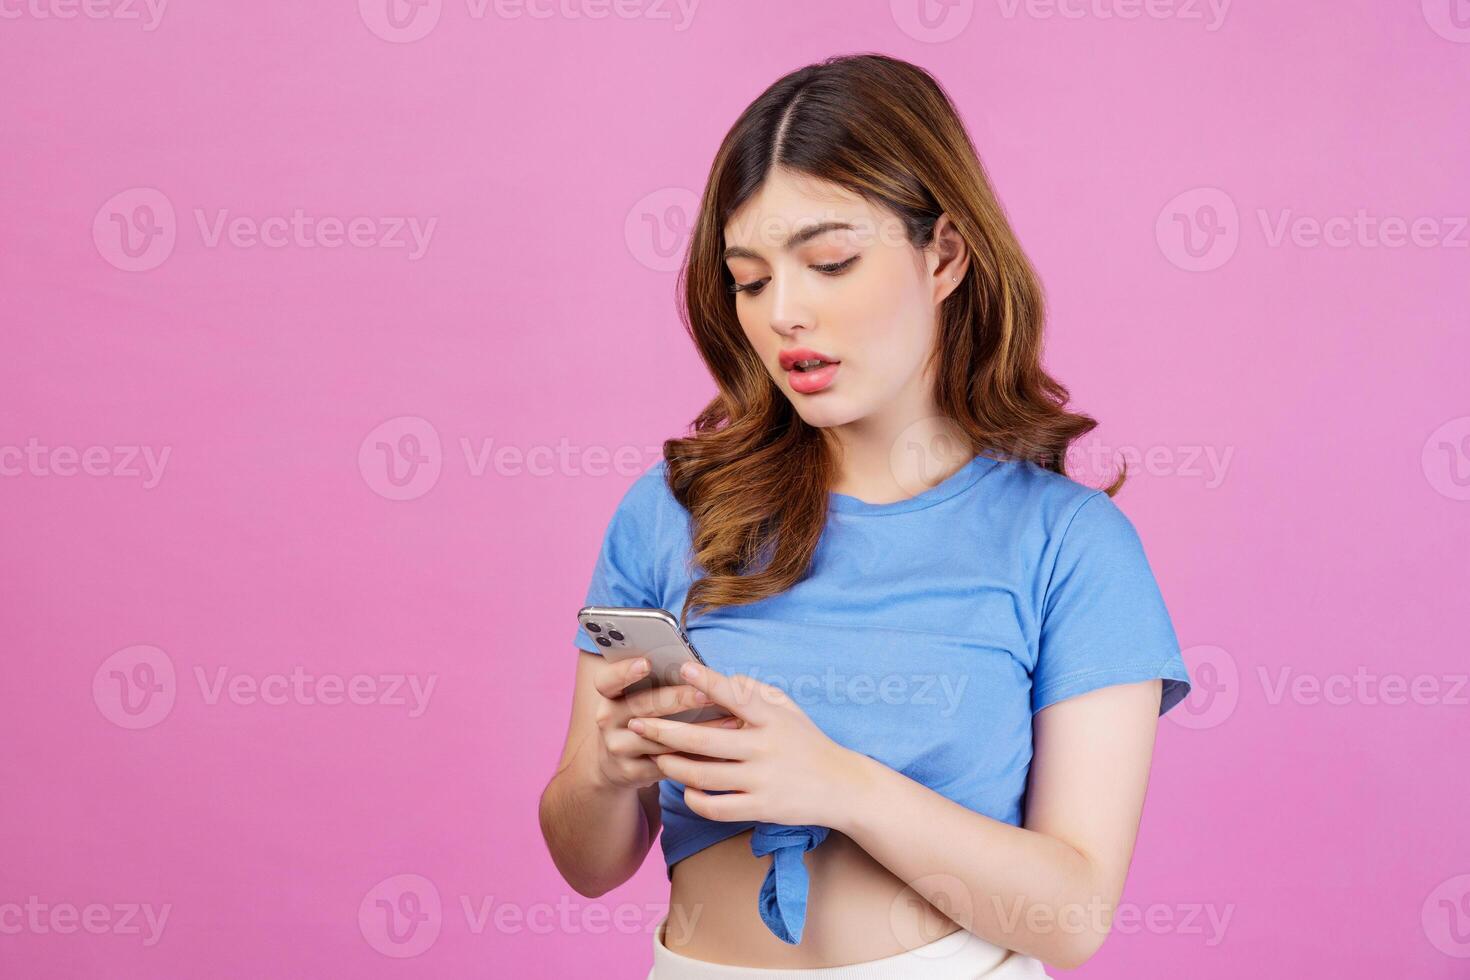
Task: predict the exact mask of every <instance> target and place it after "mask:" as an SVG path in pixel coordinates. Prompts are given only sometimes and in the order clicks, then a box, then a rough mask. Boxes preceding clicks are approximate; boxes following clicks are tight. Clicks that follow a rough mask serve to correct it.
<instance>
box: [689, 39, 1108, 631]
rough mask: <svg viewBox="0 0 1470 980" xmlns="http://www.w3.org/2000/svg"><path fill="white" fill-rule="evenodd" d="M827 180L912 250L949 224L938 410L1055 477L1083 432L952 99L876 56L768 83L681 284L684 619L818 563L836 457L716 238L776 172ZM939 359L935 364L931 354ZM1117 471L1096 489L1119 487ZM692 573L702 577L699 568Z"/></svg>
mask: <svg viewBox="0 0 1470 980" xmlns="http://www.w3.org/2000/svg"><path fill="white" fill-rule="evenodd" d="M778 166H779V167H782V168H785V169H787V170H790V171H793V172H796V173H800V174H805V175H809V176H811V177H816V178H820V179H821V180H825V181H829V182H831V183H833V184H836V185H839V186H841V187H843V188H846V189H847V190H848V191H851V192H853V193H855V194H857V195H859V196H861V197H862V198H864V199H865V200H867V201H868V202H870V203H871V204H873V205H874V206H876V207H878V208H879V209H881V210H885V211H887V212H889V213H891V214H892V215H894V216H896V217H897V218H898V219H899V220H900V221H901V222H902V225H903V228H904V229H905V232H906V234H907V236H908V240H909V242H910V243H911V244H912V245H913V246H914V247H915V248H924V247H926V246H928V245H929V244H930V243H931V241H932V239H933V232H934V225H935V222H936V221H937V220H938V218H939V216H940V215H941V214H948V215H949V216H950V219H951V220H952V221H953V222H954V226H955V229H956V231H957V233H958V234H959V235H960V237H961V238H963V239H964V241H965V243H966V245H967V246H968V248H969V251H970V255H971V261H970V267H969V269H968V271H967V273H966V275H965V276H964V278H963V279H962V280H961V281H960V283H959V285H958V287H956V289H955V290H954V291H953V292H951V294H950V295H949V296H947V297H946V298H945V299H944V302H943V304H942V306H941V308H940V310H939V316H938V333H937V341H936V345H935V349H934V350H933V351H932V352H931V354H930V363H929V366H932V367H935V368H937V370H936V371H935V373H934V377H935V391H934V399H935V402H936V404H937V405H938V406H939V409H940V411H941V412H942V413H943V414H944V416H946V417H947V418H948V419H949V420H952V422H953V423H954V425H955V426H956V427H957V430H958V431H960V432H963V433H964V437H966V438H968V439H969V441H970V443H971V445H970V447H969V448H970V449H971V450H972V451H973V452H974V453H976V454H979V453H985V454H987V455H990V456H993V457H996V458H1004V459H1026V460H1031V461H1033V462H1035V463H1036V464H1037V465H1039V466H1042V467H1045V468H1047V469H1050V470H1053V471H1055V472H1057V473H1063V474H1065V472H1066V470H1065V462H1066V453H1067V447H1068V446H1069V445H1070V443H1071V442H1072V441H1073V440H1075V439H1077V438H1079V437H1080V436H1082V435H1084V434H1085V433H1087V432H1089V431H1090V430H1091V429H1093V428H1094V427H1095V426H1096V425H1097V422H1096V421H1095V420H1093V419H1092V418H1090V417H1088V416H1086V415H1081V414H1076V413H1072V412H1068V411H1066V410H1065V407H1064V406H1065V405H1066V403H1067V399H1068V397H1069V395H1068V392H1067V389H1066V388H1065V387H1063V386H1062V385H1061V384H1060V383H1058V382H1057V381H1055V380H1054V379H1052V378H1051V377H1049V376H1048V375H1047V374H1046V373H1045V372H1044V371H1043V370H1042V368H1041V352H1042V336H1041V333H1042V323H1043V319H1044V315H1043V312H1044V311H1043V295H1042V289H1041V285H1040V283H1039V281H1038V280H1037V277H1036V273H1035V271H1034V270H1033V269H1032V267H1031V264H1030V262H1029V261H1028V260H1027V258H1026V256H1025V255H1024V254H1023V253H1022V251H1021V246H1020V243H1019V242H1018V241H1017V239H1016V235H1015V232H1014V231H1012V229H1011V227H1010V224H1009V222H1008V221H1007V220H1006V216H1005V213H1004V211H1003V210H1002V208H1001V206H1000V203H999V202H998V201H997V200H996V196H995V193H994V191H993V190H992V189H991V187H990V183H989V180H988V179H987V177H986V174H985V170H984V167H983V166H982V164H981V162H980V159H979V156H978V155H977V154H976V152H975V148H974V146H973V145H972V144H971V142H970V138H969V135H968V134H967V133H966V131H965V128H964V125H963V124H962V123H961V121H960V118H959V116H958V114H957V113H956V111H955V108H954V105H953V103H952V102H951V101H950V99H949V96H948V94H947V93H946V92H945V91H944V89H943V88H942V87H941V86H940V85H939V83H938V82H937V81H936V80H935V79H934V78H933V77H932V76H931V75H930V74H929V73H928V72H926V71H925V70H923V69H922V68H919V67H917V66H916V65H912V64H910V63H908V62H905V61H901V60H898V59H895V58H891V57H888V56H885V55H879V54H857V55H845V56H840V57H832V58H827V59H826V60H824V61H821V62H819V63H816V64H812V65H808V66H806V67H804V68H801V69H799V70H797V71H794V72H792V73H790V74H788V75H786V76H784V77H782V78H780V79H778V80H777V81H776V82H775V83H774V84H772V85H771V86H770V87H769V88H767V89H766V90H765V91H764V92H762V93H761V94H760V96H759V97H758V98H757V99H756V100H755V101H754V102H752V103H751V104H750V105H749V106H748V107H747V108H746V109H745V111H744V112H742V113H741V115H740V118H739V119H737V120H736V121H735V124H734V126H733V127H731V129H730V131H729V133H728V134H726V136H725V139H724V141H723V142H722V143H721V145H720V148H719V152H718V153H717V155H716V156H715V160H714V163H713V164H712V166H711V170H710V176H709V180H708V182H707V184H706V185H705V189H704V194H703V197H702V199H701V201H700V205H699V213H698V216H697V217H696V219H695V223H694V228H693V232H692V235H691V237H690V242H689V247H688V251H687V253H686V256H685V261H684V265H683V267H682V268H681V269H680V272H679V280H678V292H679V314H680V318H681V320H682V321H683V323H684V327H685V329H686V331H687V332H688V333H689V335H690V337H691V338H692V339H693V341H694V344H695V346H696V347H697V348H698V350H699V355H700V357H701V358H702V359H703V360H704V363H705V366H706V367H707V368H708V369H709V372H710V374H711V376H712V377H713V378H714V380H715V383H716V386H717V388H718V394H717V395H716V397H715V398H714V399H713V400H712V401H711V402H710V403H709V404H708V405H706V406H705V408H704V409H703V410H702V411H701V412H700V413H699V415H698V416H697V417H696V418H695V420H694V422H693V425H692V429H691V434H689V435H687V436H685V437H680V438H673V439H668V440H665V442H664V443H663V456H664V459H665V461H666V463H667V466H666V472H665V478H666V480H667V483H668V487H669V490H670V492H671V493H672V494H673V495H674V497H675V498H676V499H677V500H678V501H679V502H680V503H681V504H682V505H683V506H684V508H685V509H686V510H687V511H688V512H689V515H690V519H691V536H692V554H691V558H690V561H691V570H692V571H700V572H702V573H703V574H702V576H701V577H699V578H697V579H696V580H695V581H694V583H693V584H692V585H691V587H690V590H689V593H688V596H687V597H686V598H685V601H684V607H683V609H682V610H680V614H679V619H680V622H681V623H686V622H687V618H688V616H689V615H690V614H691V613H695V612H704V611H707V610H710V609H714V608H717V607H721V606H737V605H745V604H749V603H753V602H757V601H759V600H761V599H764V598H767V597H769V596H773V595H777V594H779V593H781V592H784V591H786V590H787V589H789V588H790V587H791V586H792V585H795V584H796V583H797V582H798V581H800V580H801V579H802V578H803V577H804V576H805V575H806V573H807V570H808V568H809V567H810V564H811V559H812V555H813V553H814V552H815V551H816V547H817V542H818V540H819V539H820V537H821V534H822V530H823V528H824V526H825V524H826V517H827V502H828V493H829V491H830V488H831V486H832V481H833V479H834V477H835V464H834V461H833V459H832V456H831V449H830V447H829V446H828V444H827V440H826V439H825V438H824V437H823V434H822V433H821V431H820V430H819V429H818V428H817V427H814V426H812V425H810V424H808V423H807V422H805V421H804V420H803V419H802V418H801V417H800V415H799V414H798V413H797V412H796V409H795V408H794V407H793V406H792V404H791V402H790V401H789V400H788V399H787V398H786V396H785V395H784V394H783V393H782V392H781V390H780V388H778V387H777V385H776V383H775V381H774V380H773V379H772V378H771V376H770V373H769V372H768V370H767V369H766V367H765V366H764V365H763V364H762V363H761V361H760V359H759V358H758V356H757V355H756V353H755V351H754V349H753V348H752V347H751V345H750V342H749V341H748V339H747V338H746V336H745V334H744V331H743V330H742V329H741V326H740V321H739V319H738V317H737V316H736V312H735V294H734V293H733V292H731V290H730V286H731V284H732V283H733V281H734V280H733V277H732V276H731V275H730V272H729V270H728V269H727V268H726V266H725V263H724V260H723V253H724V248H725V242H724V232H723V230H724V227H725V225H726V224H727V223H728V222H729V220H730V218H731V216H732V215H733V214H734V212H735V211H737V210H738V209H739V208H740V207H741V205H743V204H744V203H745V202H746V201H747V200H749V199H750V198H751V196H752V195H754V194H755V193H756V192H757V191H758V190H759V188H760V186H761V183H762V182H763V181H764V180H765V178H766V176H767V174H768V173H770V171H771V170H772V169H773V168H775V167H778ZM936 358H937V361H936V360H935V359H936ZM1125 478H1126V472H1124V473H1120V474H1119V475H1118V478H1117V479H1116V480H1115V481H1114V482H1113V483H1112V485H1110V486H1109V487H1107V488H1106V492H1107V493H1108V495H1109V496H1112V495H1113V494H1115V493H1116V492H1117V490H1118V488H1119V487H1121V486H1122V484H1123V481H1124V479H1125ZM696 566H697V567H696Z"/></svg>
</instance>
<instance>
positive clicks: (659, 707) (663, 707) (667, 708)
mask: <svg viewBox="0 0 1470 980" xmlns="http://www.w3.org/2000/svg"><path fill="white" fill-rule="evenodd" d="M709 703H710V698H709V695H708V694H705V693H704V692H703V691H701V690H699V688H697V687H694V686H693V685H691V684H674V685H672V686H669V687H655V688H653V689H651V690H647V691H638V692H636V693H633V694H629V695H627V696H625V697H624V698H623V705H624V706H625V707H626V708H627V717H628V718H632V717H635V716H637V715H654V716H661V715H672V714H676V713H678V712H680V711H686V710H688V709H689V708H700V707H703V706H704V705H707V704H709Z"/></svg>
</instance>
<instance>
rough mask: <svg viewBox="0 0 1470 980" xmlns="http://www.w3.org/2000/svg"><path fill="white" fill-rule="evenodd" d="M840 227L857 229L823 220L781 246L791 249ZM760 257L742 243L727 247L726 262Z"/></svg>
mask: <svg viewBox="0 0 1470 980" xmlns="http://www.w3.org/2000/svg"><path fill="white" fill-rule="evenodd" d="M840 229H846V230H848V231H856V230H857V229H856V228H854V227H853V226H852V225H850V224H848V223H847V222H846V221H823V222H822V223H821V224H816V225H812V226H811V227H810V228H803V229H802V230H801V231H798V232H795V233H794V234H792V236H791V237H790V238H788V239H786V244H785V245H782V246H781V247H782V248H784V249H786V250H787V251H790V250H791V249H793V248H795V247H796V246H798V245H800V244H802V243H803V242H807V241H810V240H811V239H813V238H816V237H817V236H818V235H820V234H823V233H825V232H829V231H837V230H840ZM759 258H760V256H759V255H757V254H756V253H755V252H752V251H751V250H750V249H748V248H745V247H743V246H740V245H731V246H730V247H729V248H727V249H725V261H726V262H728V261H730V260H731V259H759Z"/></svg>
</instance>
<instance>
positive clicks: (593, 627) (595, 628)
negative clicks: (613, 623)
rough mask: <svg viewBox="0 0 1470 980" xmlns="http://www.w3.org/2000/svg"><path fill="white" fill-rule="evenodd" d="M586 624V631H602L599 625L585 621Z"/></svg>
mask: <svg viewBox="0 0 1470 980" xmlns="http://www.w3.org/2000/svg"><path fill="white" fill-rule="evenodd" d="M586 625H587V632H589V633H601V632H602V627H601V626H598V625H597V624H596V623H587V624H586Z"/></svg>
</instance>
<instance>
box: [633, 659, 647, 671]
mask: <svg viewBox="0 0 1470 980" xmlns="http://www.w3.org/2000/svg"><path fill="white" fill-rule="evenodd" d="M647 669H648V661H647V660H644V659H643V658H642V657H639V658H638V659H637V660H635V661H634V662H633V673H635V674H641V673H643V672H644V671H645V670H647Z"/></svg>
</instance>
